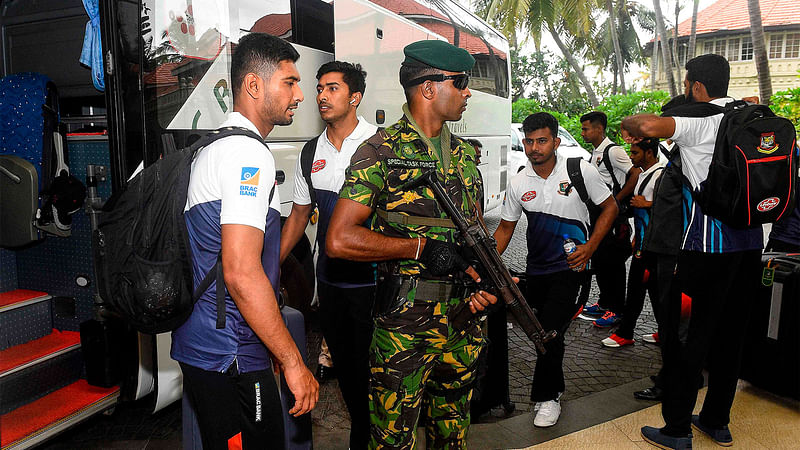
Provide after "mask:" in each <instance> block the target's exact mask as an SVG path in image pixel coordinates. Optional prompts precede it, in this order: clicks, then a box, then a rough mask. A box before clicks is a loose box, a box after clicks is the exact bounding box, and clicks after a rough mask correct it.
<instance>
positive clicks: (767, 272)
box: [761, 261, 775, 287]
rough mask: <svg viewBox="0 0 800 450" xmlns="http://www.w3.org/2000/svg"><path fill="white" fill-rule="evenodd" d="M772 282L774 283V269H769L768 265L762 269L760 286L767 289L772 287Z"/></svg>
mask: <svg viewBox="0 0 800 450" xmlns="http://www.w3.org/2000/svg"><path fill="white" fill-rule="evenodd" d="M770 262H772V261H770ZM773 281H775V269H774V268H773V267H769V264H767V267H764V272H763V273H762V274H761V284H763V285H764V286H767V287H769V286H772V283H773Z"/></svg>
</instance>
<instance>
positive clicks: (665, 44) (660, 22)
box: [653, 0, 678, 97]
mask: <svg viewBox="0 0 800 450" xmlns="http://www.w3.org/2000/svg"><path fill="white" fill-rule="evenodd" d="M653 6H654V7H655V12H656V28H657V29H658V35H659V36H660V37H661V61H663V62H664V73H665V74H666V75H667V85H669V95H670V96H672V97H675V96H676V95H678V92H677V90H676V89H675V78H674V75H673V73H672V64H670V59H669V58H668V57H667V49H668V48H669V39H668V38H667V32H666V30H665V29H664V28H665V27H664V16H663V15H662V14H661V1H660V0H653Z"/></svg>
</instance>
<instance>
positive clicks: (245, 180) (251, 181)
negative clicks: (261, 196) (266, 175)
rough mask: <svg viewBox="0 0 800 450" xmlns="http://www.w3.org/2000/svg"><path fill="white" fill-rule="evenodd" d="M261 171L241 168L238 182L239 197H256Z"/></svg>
mask: <svg viewBox="0 0 800 450" xmlns="http://www.w3.org/2000/svg"><path fill="white" fill-rule="evenodd" d="M260 175H261V169H260V168H258V167H242V178H241V181H240V182H239V195H244V196H247V197H255V196H256V195H258V179H259V177H260Z"/></svg>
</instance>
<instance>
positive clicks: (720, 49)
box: [714, 39, 726, 57]
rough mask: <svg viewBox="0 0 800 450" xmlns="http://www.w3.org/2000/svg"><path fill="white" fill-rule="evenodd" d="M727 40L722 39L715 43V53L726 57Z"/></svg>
mask: <svg viewBox="0 0 800 450" xmlns="http://www.w3.org/2000/svg"><path fill="white" fill-rule="evenodd" d="M725 43H726V41H725V39H720V40H717V41H716V42H714V53H715V54H717V55H720V56H722V57H725Z"/></svg>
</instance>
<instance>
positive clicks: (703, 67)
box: [686, 54, 731, 98]
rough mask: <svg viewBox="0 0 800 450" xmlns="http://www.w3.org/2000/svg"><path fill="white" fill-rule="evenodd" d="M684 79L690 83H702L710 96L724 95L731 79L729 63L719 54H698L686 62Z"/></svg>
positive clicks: (718, 96)
mask: <svg viewBox="0 0 800 450" xmlns="http://www.w3.org/2000/svg"><path fill="white" fill-rule="evenodd" d="M686 79H687V80H689V82H690V83H693V82H695V81H699V82H700V83H703V86H705V87H706V92H707V93H708V96H709V97H711V98H720V97H725V96H727V95H728V83H729V82H730V81H731V65H730V64H728V60H727V59H725V57H724V56H721V55H715V54H707V55H700V56H698V57H696V58H692V59H690V60H689V61H687V62H686Z"/></svg>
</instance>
